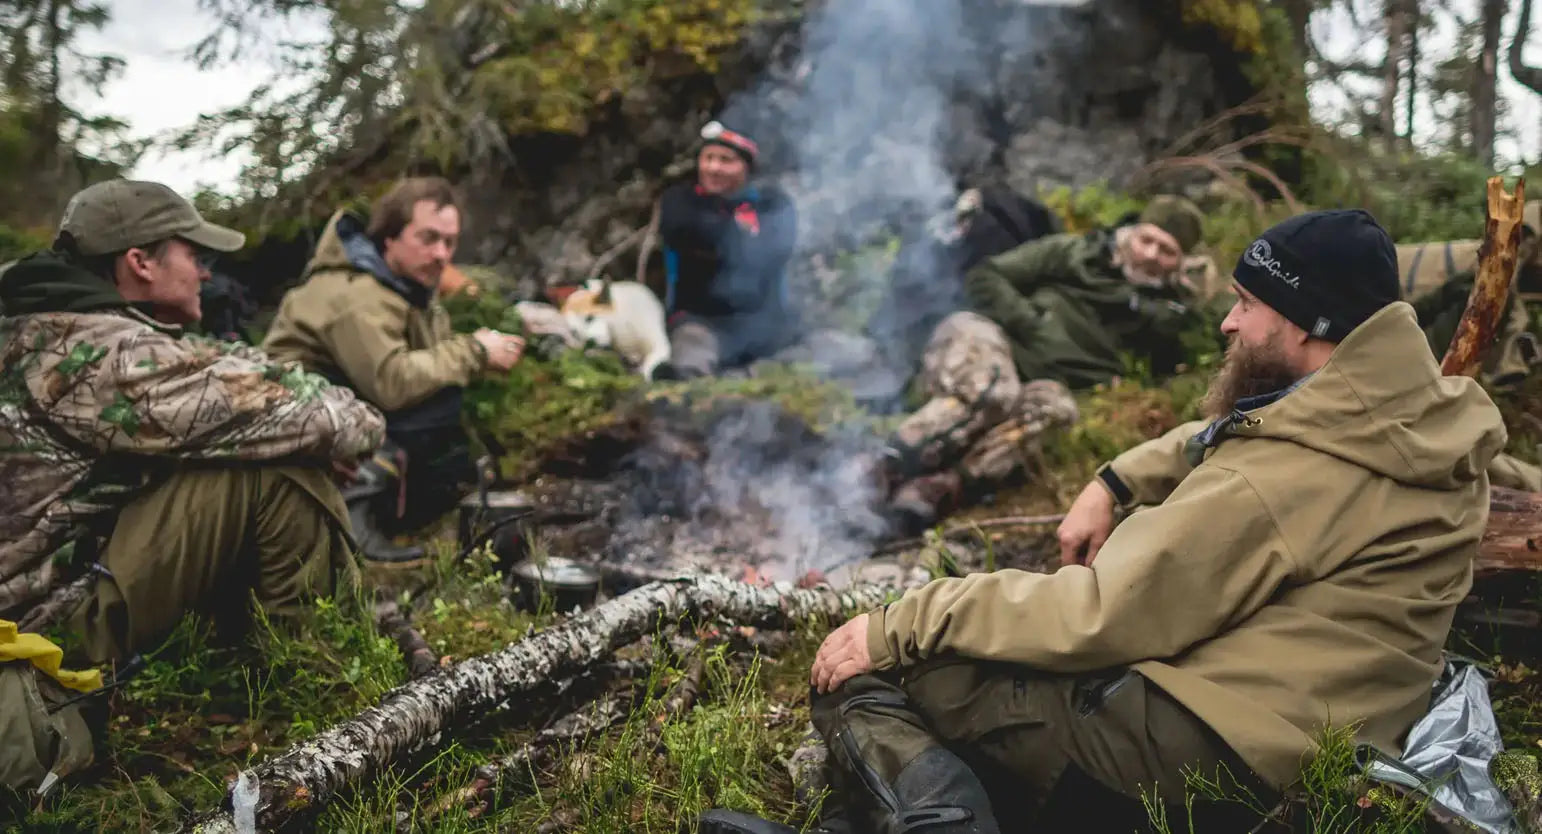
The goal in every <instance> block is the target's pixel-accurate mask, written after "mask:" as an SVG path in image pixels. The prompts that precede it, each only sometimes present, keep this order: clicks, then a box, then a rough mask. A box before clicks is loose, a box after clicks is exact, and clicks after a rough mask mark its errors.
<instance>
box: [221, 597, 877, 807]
mask: <svg viewBox="0 0 1542 834" xmlns="http://www.w3.org/2000/svg"><path fill="white" fill-rule="evenodd" d="M891 590H892V589H891V588H889V587H886V586H881V585H864V586H856V587H852V588H848V589H846V590H844V591H842V592H839V593H837V592H834V591H831V590H827V589H826V590H798V589H794V588H791V587H789V586H786V585H780V586H776V587H770V588H761V587H752V586H749V585H743V584H740V583H735V582H731V581H729V580H726V579H722V578H719V577H714V576H696V577H691V578H685V579H680V580H678V581H676V582H669V583H663V582H660V583H656V584H652V585H647V586H644V587H642V588H638V589H637V590H635V591H632V592H631V593H628V594H626V595H624V596H621V597H617V598H616V599H613V600H611V601H609V602H607V603H605V604H604V605H601V606H598V607H596V608H594V609H591V610H589V611H586V612H584V613H582V614H580V615H578V616H576V617H573V618H572V619H570V620H567V621H566V622H564V623H561V624H560V625H556V626H553V627H552V628H549V629H547V630H545V631H542V632H540V633H538V634H535V635H532V636H530V637H527V638H525V639H523V640H520V641H518V642H516V643H513V644H511V645H509V646H507V647H506V648H504V649H501V650H499V651H497V652H493V653H491V654H487V655H482V656H480V657H474V658H470V659H468V660H465V661H462V662H461V663H459V664H457V665H455V666H452V667H450V668H448V669H446V670H444V671H443V672H442V673H440V674H437V675H432V676H430V677H427V678H423V679H420V680H415V681H412V682H410V683H407V684H404V685H402V686H399V687H397V688H396V689H394V690H392V691H391V692H389V693H387V695H386V696H385V698H384V699H382V701H381V702H380V704H378V705H376V706H374V707H371V708H369V709H367V710H365V711H363V712H362V713H360V714H359V715H357V716H355V717H354V718H352V719H350V720H348V721H345V722H343V723H342V724H339V725H337V726H334V727H332V728H331V729H328V730H327V731H325V732H323V733H321V734H319V735H317V736H316V737H315V738H312V739H310V740H308V741H305V742H303V743H301V744H298V745H296V746H294V747H292V748H290V749H289V750H288V751H286V752H284V753H283V754H281V755H279V756H277V757H275V758H273V759H269V760H268V761H266V762H264V763H263V764H261V765H259V766H258V767H257V768H255V770H254V771H252V772H251V773H250V774H249V780H251V781H255V782H256V783H257V784H258V786H259V789H258V796H257V802H256V808H255V812H256V818H257V821H258V823H259V825H260V826H261V828H262V829H264V830H275V829H281V828H283V827H284V826H286V825H287V824H288V823H290V822H291V821H292V820H293V819H294V818H295V817H296V816H298V815H301V814H306V813H309V812H313V811H315V810H318V809H319V808H320V807H322V806H323V805H324V804H325V803H326V802H328V801H329V800H331V799H332V798H333V797H334V796H336V795H337V793H338V792H339V791H341V790H343V789H344V788H346V787H348V786H350V785H353V784H356V783H358V782H359V781H361V780H363V779H367V778H369V777H370V776H372V775H373V774H375V773H378V772H380V771H381V770H382V769H384V768H387V767H390V766H391V765H392V764H394V763H396V762H398V761H400V760H402V759H403V758H404V757H405V756H407V755H409V754H411V753H413V752H415V751H417V750H420V749H422V748H424V747H426V746H428V745H430V744H435V743H437V742H438V740H439V736H440V735H441V734H442V733H444V732H445V731H447V730H450V729H451V728H452V727H457V726H462V727H463V726H465V725H466V724H468V723H470V722H474V721H476V720H478V719H480V718H482V717H484V716H486V715H488V714H490V713H492V712H494V711H496V710H499V709H503V708H505V707H507V706H508V704H509V703H510V702H511V701H512V700H514V699H515V698H518V697H520V696H521V695H524V694H525V693H528V692H529V691H531V690H532V689H534V688H535V687H537V686H539V685H541V684H542V683H543V682H546V681H550V680H554V679H560V678H562V677H564V676H570V675H572V674H574V673H575V672H577V671H579V670H581V669H583V668H585V667H586V666H587V665H589V664H592V663H595V662H596V661H599V660H601V659H602V658H604V657H606V656H608V655H609V654H610V653H611V652H613V651H615V650H616V649H618V648H620V647H622V646H625V645H627V644H630V643H632V642H634V641H636V640H637V639H639V638H640V637H642V636H643V635H645V634H647V633H649V632H651V631H653V630H654V629H655V628H657V627H658V625H659V624H660V623H665V622H673V621H677V620H681V619H684V618H688V617H689V618H696V619H707V618H712V617H718V618H722V619H725V620H728V621H731V622H733V623H736V624H741V625H754V626H760V627H780V628H786V627H790V626H792V625H793V624H794V623H798V622H802V621H805V620H807V619H809V618H816V617H817V618H824V619H828V620H834V619H836V618H839V617H840V616H842V615H844V614H846V613H849V612H851V611H855V610H865V609H868V608H872V607H875V606H877V605H879V604H881V603H882V602H883V601H884V600H885V599H886V598H887V596H888V595H889V593H890V592H891ZM228 802H229V798H228V796H227V804H228ZM190 830H192V831H196V832H206V834H212V833H213V832H222V834H223V833H224V832H231V833H232V834H233V832H235V831H236V827H235V817H234V814H233V813H232V811H231V810H230V809H229V808H228V807H226V808H222V809H220V810H218V811H215V812H212V813H209V814H205V815H203V816H202V817H200V818H199V819H198V820H196V821H195V822H193V823H192V825H191V826H190Z"/></svg>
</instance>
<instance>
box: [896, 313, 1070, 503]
mask: <svg viewBox="0 0 1542 834" xmlns="http://www.w3.org/2000/svg"><path fill="white" fill-rule="evenodd" d="M918 382H919V384H920V386H921V390H922V391H923V392H924V393H925V395H926V396H927V397H928V400H927V402H926V404H925V405H923V406H921V408H920V409H919V410H917V411H916V412H915V413H914V414H912V415H910V416H909V417H907V418H906V419H905V421H904V422H903V423H901V424H900V426H899V428H898V429H896V430H895V433H894V437H893V438H892V440H891V445H892V447H893V448H894V449H895V451H896V452H897V453H898V454H899V457H900V469H901V473H902V475H903V476H904V477H913V476H915V475H919V474H923V473H927V472H934V471H937V470H939V469H945V468H949V467H951V468H954V469H956V470H957V471H958V472H959V474H960V475H961V476H962V477H963V478H964V480H965V481H966V482H970V483H992V482H998V481H1001V480H1003V479H1005V478H1006V477H1007V476H1009V475H1011V474H1012V472H1013V471H1014V470H1016V469H1017V468H1018V467H1019V466H1020V465H1022V464H1024V463H1025V462H1026V460H1027V458H1028V455H1029V452H1030V451H1031V449H1032V448H1033V445H1034V443H1035V441H1036V440H1037V439H1038V438H1039V436H1040V435H1042V434H1043V433H1044V432H1045V431H1047V430H1049V429H1051V428H1055V427H1057V426H1064V425H1069V424H1071V423H1073V422H1075V421H1076V417H1077V410H1076V401H1075V400H1074V399H1073V398H1072V397H1071V390H1070V389H1069V388H1067V387H1066V386H1065V385H1063V384H1061V383H1060V382H1057V381H1055V380H1050V379H1036V380H1033V381H1031V382H1026V383H1024V382H1021V381H1019V380H1018V378H1017V367H1016V366H1015V365H1014V364H1013V362H1012V346H1011V343H1010V342H1008V341H1007V335H1006V333H1004V332H1003V331H1002V329H1001V327H1000V326H999V325H997V324H996V323H995V322H993V321H991V320H990V319H987V318H985V317H984V316H981V315H979V314H977V313H969V312H961V313H954V314H952V315H950V316H948V317H947V318H945V319H943V320H942V321H941V322H940V323H939V324H938V325H937V329H936V330H934V331H933V332H932V336H931V339H930V340H928V342H927V344H926V351H925V353H924V354H923V356H922V359H921V375H920V379H919V380H918Z"/></svg>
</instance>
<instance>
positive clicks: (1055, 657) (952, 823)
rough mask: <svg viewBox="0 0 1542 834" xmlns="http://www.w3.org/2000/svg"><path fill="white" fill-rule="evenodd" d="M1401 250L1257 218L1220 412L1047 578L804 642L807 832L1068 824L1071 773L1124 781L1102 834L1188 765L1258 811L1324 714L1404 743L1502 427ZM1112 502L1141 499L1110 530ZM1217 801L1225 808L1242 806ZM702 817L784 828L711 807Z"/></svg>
mask: <svg viewBox="0 0 1542 834" xmlns="http://www.w3.org/2000/svg"><path fill="white" fill-rule="evenodd" d="M1393 252H1394V250H1393V247H1392V242H1391V239H1390V238H1389V237H1388V235H1387V233H1386V232H1385V231H1384V230H1383V229H1382V228H1381V227H1380V226H1379V225H1378V224H1377V223H1376V221H1375V219H1373V218H1372V217H1371V216H1370V215H1369V214H1367V213H1365V212H1363V211H1323V212H1314V213H1311V214H1304V215H1301V216H1299V217H1295V218H1292V219H1290V220H1287V221H1285V222H1283V223H1280V224H1279V225H1276V226H1275V227H1273V228H1271V229H1269V230H1268V231H1266V232H1264V233H1263V235H1261V236H1260V237H1259V238H1258V239H1257V240H1255V241H1254V242H1253V244H1252V245H1251V246H1249V247H1248V249H1247V251H1246V252H1245V253H1244V254H1243V255H1242V257H1241V258H1239V260H1238V263H1237V267H1236V270H1235V272H1234V273H1233V274H1234V277H1235V279H1236V280H1235V284H1234V290H1235V292H1236V295H1237V301H1236V303H1235V304H1234V305H1233V307H1232V309H1231V311H1230V312H1229V313H1228V314H1227V316H1226V320H1225V322H1223V324H1222V326H1221V330H1222V332H1224V333H1225V334H1226V335H1227V337H1228V338H1229V340H1230V345H1229V347H1228V349H1227V353H1226V360H1225V364H1224V367H1223V368H1222V370H1221V371H1220V372H1219V373H1218V374H1217V376H1216V379H1215V381H1214V383H1213V385H1212V386H1211V389H1210V393H1209V395H1208V397H1207V402H1206V410H1207V411H1208V412H1209V415H1210V417H1211V419H1210V420H1209V421H1198V422H1194V423H1189V424H1186V425H1184V426H1181V427H1179V428H1177V429H1174V430H1173V431H1171V432H1169V433H1168V434H1166V435H1164V436H1163V437H1161V438H1158V439H1156V440H1152V441H1149V442H1147V443H1144V444H1142V445H1140V446H1137V447H1136V448H1134V449H1132V450H1130V451H1128V452H1126V453H1124V454H1122V455H1120V456H1119V457H1117V458H1115V459H1114V460H1113V461H1112V463H1110V464H1108V465H1107V466H1105V467H1103V469H1102V470H1100V471H1099V473H1098V476H1097V477H1096V478H1095V479H1094V480H1093V482H1092V483H1091V484H1089V485H1088V486H1087V487H1086V489H1084V490H1083V492H1082V495H1081V496H1080V497H1079V498H1078V499H1077V501H1076V503H1075V505H1074V506H1073V507H1072V509H1071V511H1070V513H1069V514H1068V516H1067V518H1066V520H1065V522H1064V524H1062V526H1061V528H1060V531H1059V536H1060V543H1061V547H1062V566H1061V568H1060V569H1059V570H1057V571H1055V572H1054V573H1033V572H1027V571H1019V570H1010V569H1009V570H1000V571H995V572H991V573H981V574H974V575H970V576H965V577H948V578H943V579H938V580H934V581H932V582H930V583H928V584H927V585H925V586H924V587H921V588H916V589H912V590H910V591H908V592H906V593H905V595H904V596H903V597H901V598H900V599H898V600H896V601H893V602H890V603H888V604H887V605H884V606H883V607H881V608H877V609H874V610H872V611H869V612H867V613H865V614H861V615H859V616H857V617H856V618H854V619H853V620H851V621H850V622H848V623H846V624H845V625H843V626H841V627H840V628H838V629H836V630H835V631H834V632H833V633H832V634H830V636H829V637H827V638H826V639H825V641H824V643H823V645H821V647H820V649H819V652H818V654H817V655H816V657H815V659H814V663H813V669H812V671H811V673H810V680H811V683H812V684H813V687H814V690H815V695H814V698H813V703H812V711H813V721H814V724H815V726H816V727H817V728H818V729H819V731H820V733H821V734H822V735H823V736H824V738H825V739H826V741H827V742H829V747H830V766H831V776H832V788H833V789H834V795H833V796H832V797H831V799H830V800H827V802H826V806H825V807H826V812H825V815H824V819H822V820H821V827H822V830H823V831H827V832H839V831H899V830H909V829H908V828H906V826H907V824H910V823H912V822H913V821H915V820H923V819H924V820H927V821H929V822H930V823H932V824H931V825H929V826H928V827H927V831H928V832H929V834H995V832H998V831H1043V830H1061V827H1068V826H1063V825H1062V826H1057V825H1056V823H1062V824H1063V823H1064V822H1065V821H1064V820H1050V819H1045V818H1044V812H1045V811H1047V810H1048V809H1050V808H1055V807H1070V808H1076V809H1079V811H1080V809H1085V808H1086V807H1088V806H1089V803H1090V802H1091V797H1092V796H1097V795H1099V792H1098V791H1088V788H1087V786H1088V784H1089V783H1096V784H1097V785H1101V786H1102V791H1103V792H1104V793H1106V792H1108V791H1112V792H1113V793H1116V794H1119V795H1122V796H1123V797H1124V798H1125V799H1124V801H1123V802H1122V803H1113V802H1105V801H1102V800H1099V801H1098V802H1097V805H1098V807H1099V809H1100V811H1101V810H1103V809H1104V808H1107V809H1108V810H1109V811H1110V812H1113V811H1114V810H1115V808H1116V807H1122V808H1124V809H1126V810H1127V811H1128V812H1129V813H1130V814H1131V818H1130V819H1125V820H1118V821H1117V822H1115V823H1114V824H1109V825H1102V826H1101V827H1100V828H1099V830H1104V829H1108V830H1112V829H1114V828H1116V827H1117V828H1127V827H1134V826H1137V825H1139V824H1141V823H1143V822H1144V820H1145V815H1144V813H1143V811H1142V808H1141V803H1142V801H1143V800H1147V801H1160V802H1163V803H1165V804H1166V805H1167V806H1168V808H1169V809H1170V810H1173V811H1174V812H1175V813H1180V812H1184V804H1183V803H1184V801H1185V796H1184V794H1185V790H1184V788H1185V785H1186V784H1187V780H1188V778H1189V777H1191V776H1194V775H1200V776H1204V777H1206V778H1213V779H1217V780H1219V779H1223V778H1225V779H1236V780H1238V781H1239V782H1240V783H1241V784H1242V785H1243V786H1244V787H1246V788H1247V789H1249V790H1252V791H1253V795H1254V796H1255V797H1257V798H1259V799H1260V804H1261V806H1262V807H1269V806H1270V805H1272V804H1273V802H1274V798H1275V797H1277V796H1278V795H1280V794H1281V793H1285V792H1289V791H1290V790H1292V789H1293V788H1295V787H1296V786H1297V785H1298V783H1299V780H1300V777H1301V774H1302V772H1303V766H1304V765H1305V764H1306V763H1308V762H1309V761H1310V760H1311V758H1312V757H1313V756H1314V755H1315V754H1316V752H1317V744H1316V742H1315V741H1314V739H1315V738H1318V737H1320V735H1321V733H1322V731H1323V730H1324V728H1326V727H1334V728H1342V729H1347V730H1349V731H1351V732H1353V733H1354V735H1355V741H1356V742H1357V743H1359V744H1366V745H1370V746H1372V747H1374V748H1377V749H1378V750H1380V751H1381V752H1382V753H1383V754H1385V755H1387V756H1390V757H1394V758H1395V757H1398V756H1399V755H1400V754H1401V752H1402V740H1403V739H1404V737H1405V736H1406V735H1407V733H1408V731H1409V728H1410V727H1412V726H1413V724H1414V722H1416V721H1418V720H1419V719H1420V718H1422V717H1423V716H1424V714H1425V712H1426V710H1427V709H1428V707H1429V702H1430V691H1431V688H1432V686H1433V685H1434V683H1435V681H1436V680H1437V678H1438V677H1439V676H1440V673H1441V671H1442V669H1443V668H1444V663H1443V657H1442V649H1443V648H1444V646H1445V642H1446V639H1447V637H1448V635H1449V633H1450V630H1451V622H1452V618H1453V616H1454V614H1455V612H1456V608H1457V605H1458V604H1460V603H1461V601H1462V600H1463V599H1464V598H1465V597H1466V595H1467V592H1468V590H1469V589H1470V588H1471V585H1472V570H1473V567H1472V566H1473V560H1474V557H1475V556H1476V555H1477V552H1478V543H1479V541H1480V540H1481V539H1482V537H1483V532H1484V526H1485V524H1486V522H1487V519H1488V503H1489V475H1488V469H1489V465H1490V462H1491V461H1492V460H1493V458H1494V456H1495V455H1496V454H1497V453H1498V452H1499V450H1500V449H1502V448H1503V447H1504V444H1505V441H1506V432H1505V427H1504V423H1503V421H1502V420H1501V419H1500V415H1499V410H1498V409H1497V408H1496V407H1495V406H1494V403H1493V401H1492V400H1490V399H1489V396H1488V394H1487V393H1485V392H1484V390H1483V388H1482V387H1481V386H1480V385H1479V384H1478V382H1477V381H1476V380H1473V379H1470V378H1467V377H1447V376H1443V375H1442V374H1441V372H1440V367H1439V365H1438V364H1437V363H1436V361H1435V357H1434V355H1433V353H1432V352H1431V351H1430V349H1429V347H1428V343H1427V342H1426V341H1425V338H1424V333H1423V331H1422V330H1420V328H1419V325H1418V322H1417V320H1416V319H1415V317H1414V312H1413V308H1412V307H1411V306H1409V305H1408V304H1407V303H1406V302H1403V301H1399V300H1397V298H1398V292H1397V277H1396V276H1397V271H1396V266H1395V259H1394V255H1393ZM1115 502H1118V503H1120V504H1123V505H1125V506H1126V508H1129V509H1134V508H1135V507H1144V509H1142V510H1141V511H1140V512H1133V513H1130V514H1129V515H1128V517H1126V518H1125V519H1124V521H1123V522H1121V523H1120V524H1119V526H1118V527H1117V528H1116V527H1114V517H1113V508H1114V505H1115ZM1094 557H1095V558H1094ZM1222 774H1226V775H1224V776H1223V775H1222ZM1079 792H1080V793H1079ZM1052 799H1053V800H1062V801H1060V802H1051V800H1052ZM837 810H839V811H842V812H844V813H842V814H840V815H837V814H836V813H834V812H835V811H837ZM1100 822H1101V821H1100ZM1234 822H1235V823H1237V824H1228V825H1226V826H1219V825H1218V826H1217V828H1216V830H1242V828H1243V826H1242V825H1241V824H1240V823H1243V822H1246V823H1247V825H1249V826H1251V825H1254V824H1256V823H1257V822H1258V820H1256V819H1255V820H1246V821H1242V820H1238V821H1234ZM701 830H702V831H704V832H709V834H786V832H790V831H792V830H793V829H790V828H787V827H784V826H777V825H772V824H768V823H767V822H766V821H764V820H757V819H755V818H753V817H747V816H745V815H742V814H733V813H729V812H723V811H714V812H711V813H709V814H707V815H705V816H704V818H703V819H702V825H701Z"/></svg>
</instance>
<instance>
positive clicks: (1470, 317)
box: [1440, 177, 1526, 376]
mask: <svg viewBox="0 0 1542 834" xmlns="http://www.w3.org/2000/svg"><path fill="white" fill-rule="evenodd" d="M1525 203H1526V179H1525V178H1524V177H1522V178H1521V179H1520V181H1518V182H1517V183H1516V184H1515V193H1514V194H1509V193H1506V192H1505V187H1504V180H1503V179H1502V178H1500V177H1491V178H1489V181H1488V207H1487V208H1486V209H1485V215H1486V220H1485V222H1484V228H1483V245H1482V246H1481V247H1480V248H1479V249H1478V275H1477V279H1476V280H1474V281H1473V285H1472V295H1471V296H1469V297H1468V299H1467V309H1466V310H1464V311H1463V312H1462V320H1461V321H1460V322H1458V323H1457V325H1456V335H1455V336H1454V337H1453V338H1452V339H1451V347H1450V348H1448V349H1447V350H1446V356H1445V358H1444V359H1443V360H1442V361H1441V363H1440V372H1441V373H1443V374H1445V375H1446V376H1477V374H1478V370H1479V369H1480V368H1481V367H1482V365H1483V352H1484V351H1485V350H1487V349H1488V346H1489V345H1490V344H1491V343H1492V342H1493V341H1494V334H1495V333H1497V332H1498V330H1499V320H1500V317H1501V316H1502V315H1503V313H1504V308H1505V301H1506V300H1508V299H1509V297H1510V281H1511V279H1512V278H1513V277H1514V276H1515V262H1516V258H1517V256H1518V255H1517V253H1518V252H1519V250H1520V245H1521V223H1522V220H1521V211H1522V209H1523V208H1524V207H1525Z"/></svg>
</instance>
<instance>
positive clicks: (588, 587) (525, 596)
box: [511, 556, 600, 611]
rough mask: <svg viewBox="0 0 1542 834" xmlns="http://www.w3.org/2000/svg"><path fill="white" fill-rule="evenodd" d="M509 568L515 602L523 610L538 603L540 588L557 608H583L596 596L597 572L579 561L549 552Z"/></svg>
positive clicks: (536, 605)
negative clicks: (514, 586) (537, 559)
mask: <svg viewBox="0 0 1542 834" xmlns="http://www.w3.org/2000/svg"><path fill="white" fill-rule="evenodd" d="M511 572H512V574H513V577H514V583H515V585H516V587H517V591H518V602H519V605H520V607H522V608H524V609H525V610H527V611H534V610H536V609H537V608H538V607H540V603H541V592H542V591H543V590H544V591H545V592H546V593H547V594H550V595H551V597H552V602H553V604H554V607H555V608H556V610H557V611H572V610H573V609H574V608H575V607H576V608H584V607H587V606H590V605H593V604H594V601H595V599H596V598H598V597H599V593H600V573H599V571H597V570H595V569H594V568H592V567H590V566H588V565H586V564H584V563H583V562H577V561H574V560H572V559H564V558H562V557H560V556H550V557H548V558H547V559H546V560H545V561H543V562H540V563H537V562H536V561H535V560H533V559H531V560H526V561H524V562H520V563H519V564H517V565H515V566H514V568H513V570H512V571H511Z"/></svg>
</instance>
